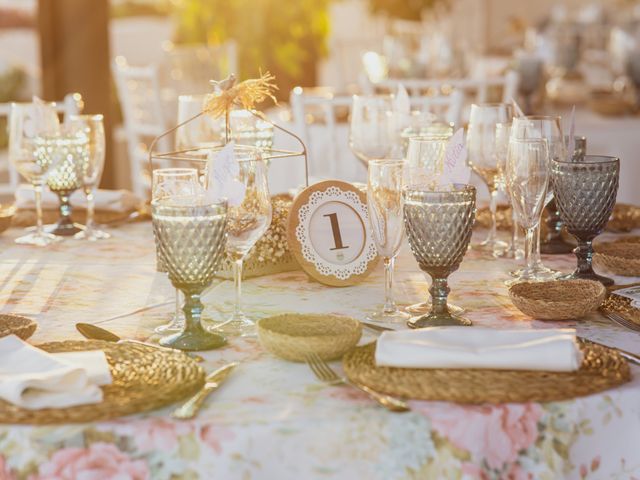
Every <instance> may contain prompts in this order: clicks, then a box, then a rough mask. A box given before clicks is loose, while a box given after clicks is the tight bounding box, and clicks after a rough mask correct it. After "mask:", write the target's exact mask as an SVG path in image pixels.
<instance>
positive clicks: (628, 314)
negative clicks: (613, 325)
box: [600, 283, 640, 326]
mask: <svg viewBox="0 0 640 480" xmlns="http://www.w3.org/2000/svg"><path fill="white" fill-rule="evenodd" d="M637 286H640V283H630V284H628V285H616V286H615V287H609V292H614V291H616V290H620V289H622V288H629V287H637ZM600 310H602V311H603V312H604V313H607V312H610V313H617V314H618V315H622V316H623V317H624V318H625V319H627V320H629V321H631V322H633V323H637V324H638V325H639V326H640V309H638V308H636V307H634V306H633V305H631V299H630V298H625V297H621V296H619V295H611V293H609V296H608V297H607V299H606V300H605V301H604V303H603V304H602V307H600Z"/></svg>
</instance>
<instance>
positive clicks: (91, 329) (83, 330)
mask: <svg viewBox="0 0 640 480" xmlns="http://www.w3.org/2000/svg"><path fill="white" fill-rule="evenodd" d="M76 330H78V332H80V335H82V336H83V337H84V338H88V339H89V340H103V341H105V342H112V343H136V344H138V345H146V346H147V347H153V348H158V349H160V350H166V351H169V352H180V353H184V354H186V355H188V356H190V357H191V358H193V359H194V360H195V361H196V362H203V361H204V358H202V357H201V356H200V355H195V354H193V353H187V352H183V351H182V350H178V349H177V348H170V347H163V346H162V345H158V344H155V343H147V342H141V341H140V340H128V339H123V338H120V337H119V336H118V335H116V334H115V333H113V332H111V331H109V330H107V329H105V328H102V327H98V326H97V325H91V324H90V323H76Z"/></svg>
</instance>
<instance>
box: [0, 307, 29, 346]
mask: <svg viewBox="0 0 640 480" xmlns="http://www.w3.org/2000/svg"><path fill="white" fill-rule="evenodd" d="M37 328H38V324H37V323H36V322H34V321H33V320H31V319H30V318H27V317H22V316H20V315H13V314H11V313H0V337H6V336H7V335H16V336H17V337H20V338H21V339H22V340H26V339H27V338H29V337H30V336H31V335H33V334H34V333H35V331H36V329H37Z"/></svg>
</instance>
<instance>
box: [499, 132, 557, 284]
mask: <svg viewBox="0 0 640 480" xmlns="http://www.w3.org/2000/svg"><path fill="white" fill-rule="evenodd" d="M506 182H507V189H508V191H509V195H510V197H511V205H512V208H513V210H514V211H515V213H516V219H517V221H518V223H519V224H520V226H521V227H522V228H524V229H525V231H526V237H525V251H524V258H525V267H524V269H522V270H521V274H520V275H519V276H518V278H517V279H515V280H511V281H510V282H507V284H511V283H516V282H519V281H536V280H539V277H538V272H537V271H536V265H535V256H534V249H535V243H536V227H537V226H538V225H539V224H540V219H541V217H542V210H543V208H544V203H545V195H546V193H547V188H548V184H549V149H548V146H547V141H546V140H545V139H541V138H538V139H518V138H511V140H510V141H509V153H508V155H507V163H506Z"/></svg>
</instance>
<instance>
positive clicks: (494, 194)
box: [487, 188, 498, 245]
mask: <svg viewBox="0 0 640 480" xmlns="http://www.w3.org/2000/svg"><path fill="white" fill-rule="evenodd" d="M489 194H490V195H491V198H490V200H489V211H490V212H491V227H490V228H489V236H488V237H487V243H488V244H490V245H491V244H493V243H495V241H496V236H497V232H498V230H497V228H498V227H497V224H498V219H497V217H496V211H497V209H498V190H496V189H495V188H494V189H490V190H489Z"/></svg>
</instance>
